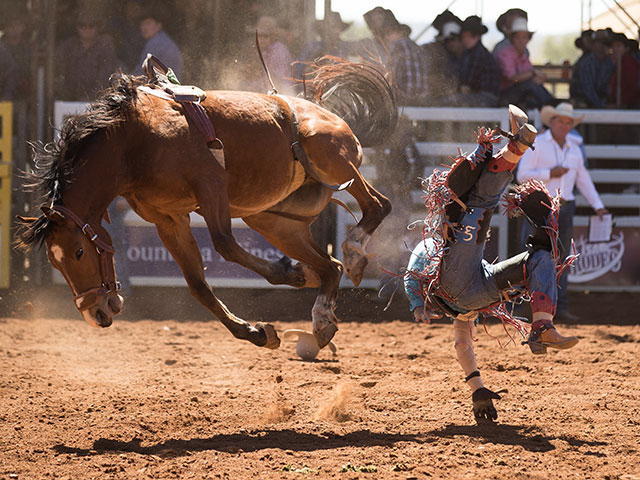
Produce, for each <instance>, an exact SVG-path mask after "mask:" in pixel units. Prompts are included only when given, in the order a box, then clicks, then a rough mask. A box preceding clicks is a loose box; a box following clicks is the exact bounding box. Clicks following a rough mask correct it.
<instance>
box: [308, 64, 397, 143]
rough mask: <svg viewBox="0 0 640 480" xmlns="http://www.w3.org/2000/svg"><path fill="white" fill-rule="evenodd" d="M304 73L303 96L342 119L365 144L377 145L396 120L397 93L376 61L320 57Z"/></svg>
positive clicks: (384, 138)
mask: <svg viewBox="0 0 640 480" xmlns="http://www.w3.org/2000/svg"><path fill="white" fill-rule="evenodd" d="M308 66H309V67H310V68H309V69H308V70H307V72H305V77H304V87H305V97H306V98H307V99H309V100H311V101H312V102H314V103H317V104H318V105H320V106H321V107H324V108H326V109H327V110H329V111H330V112H333V113H335V114H336V115H338V116H339V117H340V118H342V119H343V120H344V121H345V122H347V125H349V127H350V128H351V130H352V131H353V133H354V134H355V136H356V137H358V140H360V143H361V144H362V146H364V147H369V146H374V145H379V144H381V143H383V142H384V141H385V140H386V139H387V138H388V137H389V135H391V134H392V133H393V131H394V130H395V128H396V124H397V122H398V106H397V103H396V95H395V91H394V89H393V88H392V87H391V85H390V84H389V82H388V81H387V79H386V76H385V69H384V67H383V66H382V65H381V64H379V63H377V62H369V61H363V62H359V63H354V62H350V61H348V60H344V59H342V58H338V57H333V56H330V55H327V56H324V57H321V58H319V59H317V60H315V61H314V62H313V63H310V64H308Z"/></svg>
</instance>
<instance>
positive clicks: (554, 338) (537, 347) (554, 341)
mask: <svg viewBox="0 0 640 480" xmlns="http://www.w3.org/2000/svg"><path fill="white" fill-rule="evenodd" d="M536 324H538V325H536ZM578 342H579V339H578V337H574V336H570V337H565V336H564V335H561V334H560V333H559V332H558V331H557V330H556V327H555V326H554V325H553V323H552V322H551V320H542V321H541V322H534V323H533V325H531V334H530V335H529V339H528V340H527V344H528V345H529V348H530V349H531V352H532V353H533V354H534V355H541V354H543V353H547V348H556V349H559V350H566V349H568V348H571V347H573V346H575V345H576V344H577V343H578Z"/></svg>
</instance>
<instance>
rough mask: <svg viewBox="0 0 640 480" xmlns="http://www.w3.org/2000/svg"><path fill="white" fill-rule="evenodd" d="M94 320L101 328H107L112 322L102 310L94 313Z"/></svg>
mask: <svg viewBox="0 0 640 480" xmlns="http://www.w3.org/2000/svg"><path fill="white" fill-rule="evenodd" d="M96 320H97V321H98V325H100V326H101V327H108V326H109V325H111V321H112V320H111V319H110V318H109V317H108V316H107V315H105V313H104V312H103V311H102V310H98V311H97V312H96Z"/></svg>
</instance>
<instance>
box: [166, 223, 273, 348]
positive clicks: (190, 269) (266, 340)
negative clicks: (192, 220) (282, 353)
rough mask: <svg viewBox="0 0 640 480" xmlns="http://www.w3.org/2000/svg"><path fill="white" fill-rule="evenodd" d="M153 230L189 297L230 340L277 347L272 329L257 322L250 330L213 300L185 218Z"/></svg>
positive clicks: (222, 305) (249, 325)
mask: <svg viewBox="0 0 640 480" xmlns="http://www.w3.org/2000/svg"><path fill="white" fill-rule="evenodd" d="M156 228H157V230H158V235H159V236H160V239H161V240H162V242H163V243H164V245H165V246H166V247H167V249H168V250H169V252H170V253H171V255H173V258H174V259H175V260H176V262H177V263H178V265H179V266H180V269H181V270H182V274H183V275H184V278H185V280H186V281H187V285H188V286H189V291H190V292H191V295H193V296H194V297H195V298H196V300H198V301H199V302H200V303H201V304H202V305H204V306H205V307H206V308H207V309H208V310H209V311H211V312H212V313H213V314H214V315H215V316H216V317H217V318H218V319H219V320H220V321H221V322H222V323H223V324H224V326H225V327H227V328H228V329H229V331H230V332H231V333H232V334H233V336H234V337H236V338H240V339H243V340H249V341H250V342H251V343H253V344H254V345H257V346H259V347H267V348H278V347H279V346H280V339H279V338H278V335H277V333H276V331H275V329H274V328H273V326H272V325H270V324H266V323H261V322H259V323H256V326H255V327H254V326H252V325H251V324H249V323H248V322H246V321H244V320H242V319H240V318H238V317H236V316H235V315H234V314H233V313H231V312H230V311H229V310H228V309H227V307H226V306H225V305H224V304H223V303H222V302H221V301H220V300H218V298H217V297H216V296H215V294H214V293H213V290H212V289H211V287H210V286H209V284H208V283H207V282H206V280H205V277H204V267H203V264H202V256H201V255H200V249H199V248H198V244H197V243H196V241H195V239H194V238H193V234H192V233H191V227H190V226H189V216H188V215H184V216H181V217H166V218H165V219H163V220H162V221H158V222H157V223H156Z"/></svg>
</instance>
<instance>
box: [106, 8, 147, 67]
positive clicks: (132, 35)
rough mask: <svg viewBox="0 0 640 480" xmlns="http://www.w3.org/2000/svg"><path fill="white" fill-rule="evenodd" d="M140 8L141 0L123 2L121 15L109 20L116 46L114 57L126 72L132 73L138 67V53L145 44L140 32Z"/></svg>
mask: <svg viewBox="0 0 640 480" xmlns="http://www.w3.org/2000/svg"><path fill="white" fill-rule="evenodd" d="M142 7H143V2H142V0H128V1H127V2H124V5H123V8H124V10H123V12H122V15H117V16H114V17H112V19H111V25H110V30H111V32H112V34H113V38H114V41H115V44H116V55H117V56H118V58H119V59H120V60H121V61H122V63H123V64H124V68H125V70H126V71H127V72H132V71H134V70H135V68H136V67H137V66H138V61H139V60H140V52H141V51H142V50H143V47H144V44H145V39H144V38H143V37H142V33H141V32H140V16H141V15H142Z"/></svg>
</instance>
